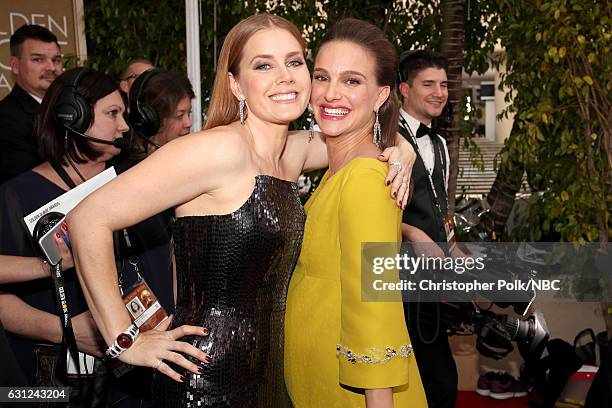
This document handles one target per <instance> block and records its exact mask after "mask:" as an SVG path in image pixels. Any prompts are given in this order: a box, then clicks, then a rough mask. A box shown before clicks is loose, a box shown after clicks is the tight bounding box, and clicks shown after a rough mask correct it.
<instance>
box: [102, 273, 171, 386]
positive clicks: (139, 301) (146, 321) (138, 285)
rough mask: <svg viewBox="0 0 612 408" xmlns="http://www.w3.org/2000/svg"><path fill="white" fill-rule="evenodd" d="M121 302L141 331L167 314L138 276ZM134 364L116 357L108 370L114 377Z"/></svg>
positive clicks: (148, 328) (153, 325)
mask: <svg viewBox="0 0 612 408" xmlns="http://www.w3.org/2000/svg"><path fill="white" fill-rule="evenodd" d="M123 303H124V304H125V307H126V308H127V310H128V313H129V314H130V317H131V318H132V322H133V323H134V324H135V325H136V327H138V329H139V330H140V331H141V332H144V331H147V330H150V329H154V328H156V327H157V326H158V325H159V324H160V323H161V322H162V321H164V320H165V319H166V318H167V317H168V315H167V314H166V311H165V310H164V308H163V307H162V306H161V304H160V303H159V301H158V300H157V297H156V296H155V294H154V293H153V291H152V290H151V288H150V287H149V285H148V284H147V282H145V280H144V279H142V278H140V279H138V280H137V281H136V282H134V284H133V285H132V286H130V287H129V288H128V289H126V290H125V291H124V295H123ZM133 368H134V366H132V365H130V364H125V363H123V362H121V361H120V360H118V359H114V360H111V362H110V371H111V372H112V373H113V374H114V375H115V377H116V378H121V377H122V376H124V375H125V374H127V373H129V372H130V371H131V370H132V369H133Z"/></svg>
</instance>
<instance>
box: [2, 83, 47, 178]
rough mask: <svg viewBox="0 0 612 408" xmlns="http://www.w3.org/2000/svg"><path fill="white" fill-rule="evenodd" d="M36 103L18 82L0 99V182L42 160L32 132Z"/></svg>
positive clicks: (37, 104) (34, 165)
mask: <svg viewBox="0 0 612 408" xmlns="http://www.w3.org/2000/svg"><path fill="white" fill-rule="evenodd" d="M38 106H39V103H38V102H37V101H36V99H34V98H32V97H31V96H30V95H29V94H28V93H27V92H26V91H24V90H23V89H21V88H20V87H19V85H17V84H15V86H14V87H13V90H12V91H11V93H10V94H8V95H7V96H6V98H4V99H3V100H1V101H0V184H2V183H4V182H5V181H6V180H9V179H11V178H13V177H15V176H17V175H18V174H21V173H23V172H24V171H26V170H30V169H31V168H33V167H36V166H37V165H39V164H40V163H42V159H41V158H40V157H39V156H38V153H37V149H36V140H35V139H34V134H33V133H34V132H33V130H34V115H35V113H36V110H37V109H38Z"/></svg>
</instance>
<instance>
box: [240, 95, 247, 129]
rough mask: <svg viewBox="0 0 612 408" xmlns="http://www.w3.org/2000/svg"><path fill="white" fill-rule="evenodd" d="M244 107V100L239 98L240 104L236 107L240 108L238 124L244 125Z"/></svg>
mask: <svg viewBox="0 0 612 408" xmlns="http://www.w3.org/2000/svg"><path fill="white" fill-rule="evenodd" d="M245 108H246V101H245V100H244V99H241V100H240V104H239V106H238V109H239V110H240V124H241V125H244V109H245Z"/></svg>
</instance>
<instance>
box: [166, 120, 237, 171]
mask: <svg viewBox="0 0 612 408" xmlns="http://www.w3.org/2000/svg"><path fill="white" fill-rule="evenodd" d="M164 150H166V152H164V153H165V154H166V155H170V156H172V157H173V158H174V159H175V160H185V161H190V162H196V163H200V164H202V165H204V166H206V167H207V168H213V169H215V170H225V171H227V170H229V169H231V168H232V167H236V166H239V165H240V164H244V163H245V161H246V159H247V157H248V153H249V149H248V146H247V144H246V142H245V141H244V139H243V138H242V137H241V135H240V134H239V133H238V132H237V131H236V130H235V129H233V128H232V127H231V126H219V127H216V128H214V129H209V130H204V131H200V132H195V133H191V134H189V135H186V136H183V137H180V138H178V139H175V140H173V141H172V142H170V143H167V144H166V145H164V146H163V147H162V148H161V149H160V153H161V152H163V151H164Z"/></svg>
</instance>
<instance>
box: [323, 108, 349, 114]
mask: <svg viewBox="0 0 612 408" xmlns="http://www.w3.org/2000/svg"><path fill="white" fill-rule="evenodd" d="M323 112H325V114H326V115H337V116H344V115H346V114H348V113H349V111H348V109H342V108H334V109H330V108H323Z"/></svg>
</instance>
